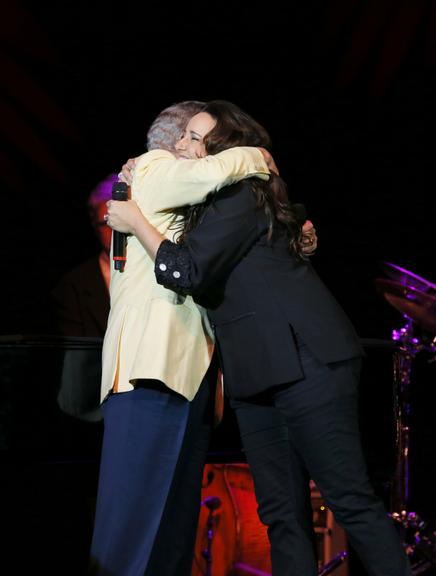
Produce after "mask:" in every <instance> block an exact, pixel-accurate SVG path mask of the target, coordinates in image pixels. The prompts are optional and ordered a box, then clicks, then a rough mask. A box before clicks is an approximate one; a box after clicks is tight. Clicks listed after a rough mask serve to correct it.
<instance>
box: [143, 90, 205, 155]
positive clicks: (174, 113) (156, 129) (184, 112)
mask: <svg viewBox="0 0 436 576" xmlns="http://www.w3.org/2000/svg"><path fill="white" fill-rule="evenodd" d="M203 106H204V102H199V101H197V100H185V101H184V102H178V103H177V104H172V105H171V106H168V108H165V110H162V112H161V113H160V114H159V115H158V116H157V117H156V118H155V120H154V121H153V123H152V124H151V126H150V128H149V130H148V132H147V150H155V149H161V150H169V151H170V152H173V151H174V148H175V145H176V142H177V140H179V138H180V137H181V135H182V132H183V130H184V129H185V127H186V124H187V123H188V122H189V120H190V119H191V118H192V116H194V115H195V114H198V112H200V110H201V109H202V108H203Z"/></svg>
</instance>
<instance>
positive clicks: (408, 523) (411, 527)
mask: <svg viewBox="0 0 436 576" xmlns="http://www.w3.org/2000/svg"><path fill="white" fill-rule="evenodd" d="M405 318H406V325H405V326H404V327H403V328H401V329H400V330H395V329H394V330H393V331H392V339H393V340H394V341H395V342H398V343H399V350H398V351H397V352H395V354H394V388H395V399H394V402H395V420H396V446H397V466H396V470H395V475H394V480H393V486H392V496H391V510H392V512H391V517H392V518H393V520H394V521H395V522H396V523H398V525H399V526H400V528H401V536H402V541H403V543H404V545H405V547H406V552H407V554H408V555H409V557H410V558H411V560H413V561H415V559H416V560H417V561H418V562H417V563H414V562H412V564H413V565H412V574H413V575H418V574H422V573H423V572H424V566H425V569H427V568H428V567H431V566H434V565H435V564H436V541H435V540H434V539H433V537H428V536H427V535H426V534H425V533H424V530H425V528H426V523H425V522H424V521H423V520H422V519H421V518H420V517H419V516H418V514H416V512H411V511H409V510H408V502H409V447H410V383H411V370H412V362H413V359H414V358H415V356H416V355H417V354H418V353H419V352H421V351H422V350H423V349H425V348H426V346H425V345H423V344H422V343H421V342H420V340H419V339H418V338H416V337H415V336H414V334H413V323H412V320H411V319H410V318H409V317H407V316H405ZM423 555H424V559H423V557H422V556H423ZM433 562H435V564H434V563H433Z"/></svg>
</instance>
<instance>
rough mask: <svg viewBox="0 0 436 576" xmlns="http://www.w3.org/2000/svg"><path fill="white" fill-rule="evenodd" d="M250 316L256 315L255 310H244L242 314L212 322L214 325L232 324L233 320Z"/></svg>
mask: <svg viewBox="0 0 436 576" xmlns="http://www.w3.org/2000/svg"><path fill="white" fill-rule="evenodd" d="M252 316H256V312H245V313H244V314H239V315H238V316H234V317H233V318H229V320H221V321H219V322H213V324H214V325H215V326H227V324H233V322H238V321H239V320H243V319H244V318H250V317H252Z"/></svg>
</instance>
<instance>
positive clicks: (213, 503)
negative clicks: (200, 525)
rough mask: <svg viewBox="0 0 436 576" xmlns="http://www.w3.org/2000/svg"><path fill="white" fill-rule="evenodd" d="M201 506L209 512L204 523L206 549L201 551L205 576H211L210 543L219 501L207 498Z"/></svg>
mask: <svg viewBox="0 0 436 576" xmlns="http://www.w3.org/2000/svg"><path fill="white" fill-rule="evenodd" d="M201 505H202V506H203V505H204V506H206V508H208V510H209V515H208V518H207V523H206V530H207V547H206V548H205V549H204V550H203V551H202V553H201V554H202V556H203V558H205V560H206V576H212V541H213V537H214V533H215V530H214V528H215V515H214V512H215V510H218V508H219V507H220V506H221V500H220V499H219V498H218V497H217V496H209V497H208V498H205V499H204V500H203V502H202V503H201Z"/></svg>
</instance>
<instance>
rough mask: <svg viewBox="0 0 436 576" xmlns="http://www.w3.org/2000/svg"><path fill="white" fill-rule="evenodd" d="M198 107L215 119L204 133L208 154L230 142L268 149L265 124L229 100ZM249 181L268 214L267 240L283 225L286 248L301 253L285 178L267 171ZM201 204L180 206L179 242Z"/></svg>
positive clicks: (295, 215)
mask: <svg viewBox="0 0 436 576" xmlns="http://www.w3.org/2000/svg"><path fill="white" fill-rule="evenodd" d="M201 111H202V112H207V113H208V114H210V116H212V118H214V119H215V120H216V124H215V126H214V128H213V129H212V130H211V131H210V132H209V133H208V134H207V135H206V136H205V137H204V144H205V147H206V151H207V153H208V154H218V152H221V151H223V150H227V149H228V148H233V147H234V146H255V147H262V148H266V149H267V150H271V138H270V136H269V134H268V132H267V131H266V130H265V128H264V127H263V126H261V125H260V124H259V123H258V122H256V120H254V119H253V118H252V117H251V116H249V115H248V114H247V113H246V112H244V111H243V110H241V108H239V107H238V106H236V105H235V104H233V103H232V102H227V101H225V100H212V101H210V102H208V103H207V104H205V106H204V107H203V108H202V110H201ZM250 182H251V186H252V189H253V192H254V194H255V196H256V199H257V206H258V208H263V209H264V211H265V214H266V216H267V218H268V241H271V239H272V237H273V234H274V231H275V229H276V228H277V227H285V229H286V232H287V235H288V237H289V249H290V251H291V252H293V253H294V254H296V255H297V256H299V257H301V256H302V252H301V248H300V244H299V242H298V240H299V238H300V236H301V221H300V220H299V218H298V213H297V210H296V209H295V208H294V206H293V204H292V203H291V202H290V199H289V196H288V191H287V187H286V184H285V182H284V181H283V180H282V179H281V178H280V177H279V176H277V175H275V174H271V176H270V179H269V180H268V181H265V180H259V179H258V178H252V179H250ZM212 201H213V195H212ZM205 208H206V204H204V203H203V204H197V205H195V206H187V207H184V208H183V212H182V214H183V227H182V229H181V231H180V236H179V237H178V240H177V241H178V242H183V240H184V237H185V235H186V234H187V233H188V232H189V231H190V230H192V229H193V228H194V227H195V226H196V224H197V222H198V221H199V218H200V217H201V215H202V214H203V212H204V210H205Z"/></svg>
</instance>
